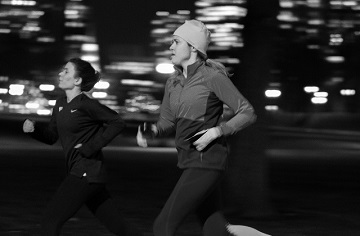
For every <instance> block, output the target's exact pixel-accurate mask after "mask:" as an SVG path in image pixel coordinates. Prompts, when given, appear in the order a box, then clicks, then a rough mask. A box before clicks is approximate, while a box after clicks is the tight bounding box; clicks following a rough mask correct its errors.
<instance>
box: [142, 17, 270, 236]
mask: <svg viewBox="0 0 360 236" xmlns="http://www.w3.org/2000/svg"><path fill="white" fill-rule="evenodd" d="M209 43H210V31H209V30H208V29H207V28H206V26H205V25H204V24H203V23H202V22H200V21H197V20H190V21H186V22H185V23H184V24H183V25H181V26H180V27H179V28H178V29H176V30H175V32H174V33H173V40H172V43H171V46H170V51H171V61H172V63H173V64H174V68H175V73H174V74H173V75H172V76H171V77H170V78H169V79H168V80H167V83H166V86H165V92H164V98H163V101H162V105H161V111H160V116H159V120H158V121H157V123H156V124H153V125H151V126H149V125H145V126H140V127H139V130H138V131H139V132H138V135H137V141H138V144H139V145H140V146H143V147H146V146H147V141H146V138H145V134H146V133H149V132H151V133H152V136H162V135H165V134H168V133H170V132H173V131H174V132H175V144H176V148H177V151H178V167H179V168H180V169H182V170H183V172H182V175H181V177H180V179H179V180H178V182H177V184H176V186H175V188H174V190H173V192H172V193H171V195H170V197H169V198H168V200H167V202H166V203H165V206H164V207H163V209H162V210H161V213H160V214H159V216H158V217H157V218H156V220H155V223H154V228H153V230H154V234H155V236H173V235H175V232H176V230H177V229H178V227H179V226H180V224H181V223H182V222H183V221H184V219H185V217H186V216H188V215H189V214H190V213H192V212H195V213H196V215H197V216H198V218H199V221H200V223H201V224H202V226H203V235H205V236H225V235H226V236H229V235H233V236H237V235H239V236H240V235H241V236H265V235H266V234H264V233H261V232H260V231H257V230H255V229H253V228H251V227H247V226H241V225H231V224H229V222H228V221H227V220H226V219H225V217H224V215H223V214H222V213H221V206H220V202H221V199H220V193H221V191H220V189H219V187H220V186H219V185H220V181H221V179H222V177H223V175H224V171H225V169H226V165H227V155H228V150H227V145H226V140H225V137H226V136H229V135H232V134H234V133H236V132H238V131H240V130H242V129H244V128H245V127H247V126H248V125H250V124H252V123H253V122H255V120H256V115H255V113H254V109H253V107H252V106H251V104H250V103H249V102H248V101H247V100H246V99H245V98H244V96H243V95H242V94H241V93H240V92H239V91H238V90H237V88H236V87H235V86H234V85H233V83H232V82H231V80H230V79H229V76H228V73H227V71H226V69H225V67H224V66H223V65H222V64H221V63H218V62H215V61H213V60H210V59H208V58H207V49H208V46H209ZM224 104H226V105H227V106H228V107H229V108H230V109H232V110H233V112H234V114H235V115H234V117H232V118H231V119H230V120H228V121H225V120H222V118H223V116H222V114H223V106H224Z"/></svg>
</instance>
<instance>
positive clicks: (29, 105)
mask: <svg viewBox="0 0 360 236" xmlns="http://www.w3.org/2000/svg"><path fill="white" fill-rule="evenodd" d="M25 107H26V108H28V109H38V108H39V107H40V104H39V103H37V102H27V103H26V104H25Z"/></svg>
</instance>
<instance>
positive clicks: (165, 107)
mask: <svg viewBox="0 0 360 236" xmlns="http://www.w3.org/2000/svg"><path fill="white" fill-rule="evenodd" d="M171 83H172V80H171V79H169V80H168V81H167V82H166V85H165V91H164V97H163V100H162V103H161V108H160V116H159V120H158V122H157V123H156V129H155V130H156V131H157V132H156V133H155V135H159V136H162V135H165V134H168V133H171V132H173V131H174V130H175V116H174V115H173V113H172V112H171V109H170V93H169V86H172V85H171Z"/></svg>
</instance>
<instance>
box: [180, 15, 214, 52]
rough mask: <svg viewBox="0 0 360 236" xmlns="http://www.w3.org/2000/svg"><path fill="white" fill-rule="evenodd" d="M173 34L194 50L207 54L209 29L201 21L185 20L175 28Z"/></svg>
mask: <svg viewBox="0 0 360 236" xmlns="http://www.w3.org/2000/svg"><path fill="white" fill-rule="evenodd" d="M173 35H176V36H179V37H181V38H182V39H184V40H185V41H186V42H188V43H189V44H190V45H191V46H193V47H194V48H196V50H198V51H200V52H201V53H203V54H204V55H205V56H207V54H206V50H207V48H208V46H209V43H210V31H209V30H208V29H207V28H206V26H205V25H204V23H202V22H201V21H198V20H187V21H185V23H184V24H182V25H181V26H179V28H177V29H176V30H175V32H174V34H173Z"/></svg>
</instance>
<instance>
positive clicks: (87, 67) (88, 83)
mask: <svg viewBox="0 0 360 236" xmlns="http://www.w3.org/2000/svg"><path fill="white" fill-rule="evenodd" d="M69 62H71V63H72V64H73V65H74V68H75V72H76V76H78V77H81V79H82V82H81V91H85V92H88V91H90V90H91V89H92V88H93V87H94V85H95V84H96V83H97V82H99V80H100V78H101V76H100V73H99V72H98V71H96V70H95V69H94V68H93V67H92V65H91V64H90V63H89V62H87V61H84V60H82V59H80V58H71V59H70V60H69Z"/></svg>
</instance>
